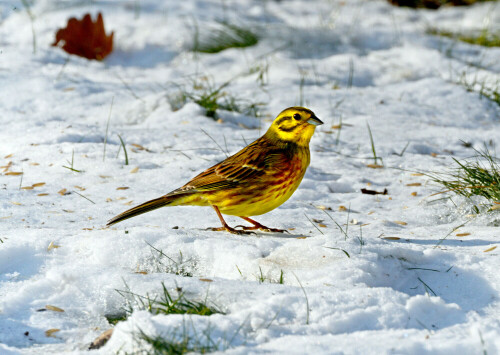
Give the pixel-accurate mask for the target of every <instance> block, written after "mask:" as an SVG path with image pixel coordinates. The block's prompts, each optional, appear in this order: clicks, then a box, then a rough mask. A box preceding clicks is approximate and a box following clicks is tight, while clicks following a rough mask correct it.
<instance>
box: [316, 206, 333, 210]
mask: <svg viewBox="0 0 500 355" xmlns="http://www.w3.org/2000/svg"><path fill="white" fill-rule="evenodd" d="M316 208H317V209H319V210H323V211H331V210H332V208H331V207H327V206H323V205H319V206H316Z"/></svg>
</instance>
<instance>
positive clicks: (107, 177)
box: [99, 175, 111, 179]
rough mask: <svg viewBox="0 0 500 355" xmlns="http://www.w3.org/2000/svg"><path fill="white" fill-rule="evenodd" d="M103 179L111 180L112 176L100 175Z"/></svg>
mask: <svg viewBox="0 0 500 355" xmlns="http://www.w3.org/2000/svg"><path fill="white" fill-rule="evenodd" d="M99 177H100V178H101V179H109V178H110V177H111V176H109V175H99Z"/></svg>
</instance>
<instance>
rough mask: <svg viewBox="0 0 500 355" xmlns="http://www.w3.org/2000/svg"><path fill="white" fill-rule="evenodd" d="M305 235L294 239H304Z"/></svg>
mask: <svg viewBox="0 0 500 355" xmlns="http://www.w3.org/2000/svg"><path fill="white" fill-rule="evenodd" d="M306 238H307V237H297V238H295V239H306Z"/></svg>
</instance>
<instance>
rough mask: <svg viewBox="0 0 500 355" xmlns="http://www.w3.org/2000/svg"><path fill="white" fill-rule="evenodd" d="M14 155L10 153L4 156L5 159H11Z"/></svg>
mask: <svg viewBox="0 0 500 355" xmlns="http://www.w3.org/2000/svg"><path fill="white" fill-rule="evenodd" d="M13 155H14V154H9V155H6V156H4V157H3V158H4V159H9V158H12V156H13Z"/></svg>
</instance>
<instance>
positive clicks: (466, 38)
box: [427, 28, 500, 47]
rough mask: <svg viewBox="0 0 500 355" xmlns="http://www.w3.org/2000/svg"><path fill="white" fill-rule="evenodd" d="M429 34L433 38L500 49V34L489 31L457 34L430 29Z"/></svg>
mask: <svg viewBox="0 0 500 355" xmlns="http://www.w3.org/2000/svg"><path fill="white" fill-rule="evenodd" d="M427 33H428V34H430V35H433V36H441V37H447V38H451V39H455V40H458V41H461V42H465V43H469V44H476V45H478V46H483V47H500V33H494V32H491V31H489V30H488V29H483V30H481V31H479V32H476V33H457V32H452V31H446V30H440V29H438V28H429V29H428V30H427Z"/></svg>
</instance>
